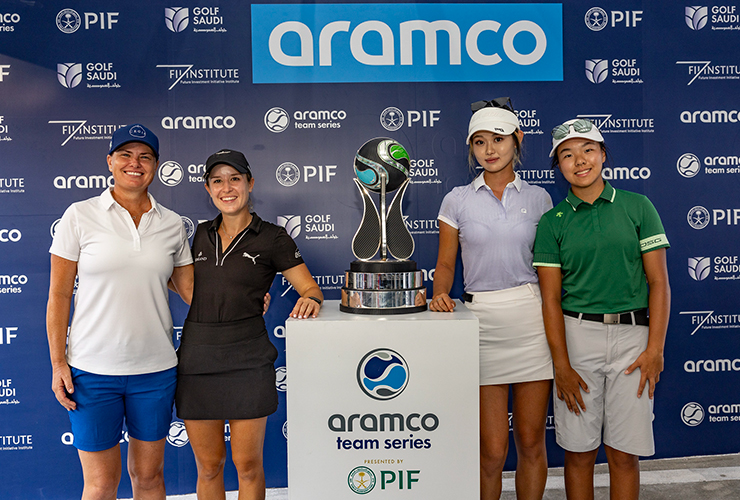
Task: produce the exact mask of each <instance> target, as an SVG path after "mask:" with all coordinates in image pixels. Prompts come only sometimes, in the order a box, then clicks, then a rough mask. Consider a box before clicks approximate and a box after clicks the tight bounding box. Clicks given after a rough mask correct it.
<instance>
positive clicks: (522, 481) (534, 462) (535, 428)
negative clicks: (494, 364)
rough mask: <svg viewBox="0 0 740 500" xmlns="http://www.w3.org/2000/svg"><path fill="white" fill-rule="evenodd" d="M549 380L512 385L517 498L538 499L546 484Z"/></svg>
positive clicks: (523, 499) (521, 499)
mask: <svg viewBox="0 0 740 500" xmlns="http://www.w3.org/2000/svg"><path fill="white" fill-rule="evenodd" d="M551 389H552V381H551V380H538V381H536V382H524V383H520V384H514V385H513V386H512V390H513V393H514V401H513V414H514V442H515V443H516V454H517V464H516V497H517V499H519V500H530V499H532V500H541V499H542V496H543V495H544V493H545V485H546V483H547V451H546V449H545V423H546V421H547V404H548V402H549V401H550V392H551Z"/></svg>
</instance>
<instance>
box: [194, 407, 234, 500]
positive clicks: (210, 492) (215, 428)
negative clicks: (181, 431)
mask: <svg viewBox="0 0 740 500" xmlns="http://www.w3.org/2000/svg"><path fill="white" fill-rule="evenodd" d="M185 429H186V430H187V431H188V439H190V445H191V446H192V447H193V454H194V455H195V465H196V466H197V467H198V483H197V486H196V490H195V491H196V493H197V495H198V500H224V499H225V498H226V491H225V487H224V463H225V462H226V443H225V442H224V421H223V420H185Z"/></svg>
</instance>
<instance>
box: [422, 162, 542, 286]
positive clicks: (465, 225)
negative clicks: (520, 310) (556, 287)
mask: <svg viewBox="0 0 740 500" xmlns="http://www.w3.org/2000/svg"><path fill="white" fill-rule="evenodd" d="M551 208H552V199H551V198H550V195H549V194H548V193H547V191H545V190H544V189H542V188H541V187H539V186H532V185H530V184H529V183H527V181H524V180H522V178H521V177H519V174H518V173H516V177H515V179H514V180H513V181H512V182H510V183H509V184H507V185H506V188H504V194H503V196H502V197H501V200H499V199H498V198H496V196H495V195H494V194H493V191H491V188H489V187H488V186H487V185H486V183H485V181H484V180H483V174H481V175H479V176H478V177H476V178H475V180H474V181H473V182H472V183H470V184H468V185H466V186H459V187H456V188H454V189H453V190H452V191H450V192H449V193H448V194H447V196H445V198H444V200H442V206H441V207H440V209H439V215H438V216H437V218H438V219H439V220H440V221H442V222H444V223H445V224H448V225H449V226H451V227H453V228H455V229H457V231H458V236H459V239H460V247H461V249H462V262H463V281H464V285H465V291H466V292H468V293H474V292H488V291H495V290H504V289H507V288H512V287H516V286H520V285H524V284H527V283H537V272H536V270H535V269H534V267H532V259H533V248H534V238H535V234H536V232H537V224H538V223H539V220H540V217H542V214H544V213H545V212H547V211H548V210H550V209H551Z"/></svg>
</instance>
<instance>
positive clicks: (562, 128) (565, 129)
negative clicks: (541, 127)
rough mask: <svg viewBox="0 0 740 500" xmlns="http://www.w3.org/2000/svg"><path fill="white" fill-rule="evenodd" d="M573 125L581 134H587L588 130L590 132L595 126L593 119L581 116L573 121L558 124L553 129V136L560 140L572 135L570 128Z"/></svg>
mask: <svg viewBox="0 0 740 500" xmlns="http://www.w3.org/2000/svg"><path fill="white" fill-rule="evenodd" d="M571 127H573V130H574V131H575V132H577V133H579V134H585V133H587V132H590V131H591V129H592V128H594V124H593V122H591V120H588V119H586V118H581V119H578V120H576V121H574V122H573V123H568V124H565V123H563V124H562V125H558V126H557V127H555V128H554V129H552V137H553V138H554V139H555V140H556V141H559V140H560V139H565V138H566V137H568V136H569V135H570V128H571Z"/></svg>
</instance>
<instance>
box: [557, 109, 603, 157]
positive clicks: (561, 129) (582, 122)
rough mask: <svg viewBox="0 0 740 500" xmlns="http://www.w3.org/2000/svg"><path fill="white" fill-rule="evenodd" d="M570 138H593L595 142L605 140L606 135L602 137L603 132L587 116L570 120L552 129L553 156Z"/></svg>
mask: <svg viewBox="0 0 740 500" xmlns="http://www.w3.org/2000/svg"><path fill="white" fill-rule="evenodd" d="M568 139H591V140H592V141H595V142H604V137H602V135H601V132H599V129H598V128H596V125H594V124H593V122H592V121H591V120H588V119H586V118H576V119H573V120H568V121H567V122H565V123H563V124H562V125H558V126H557V127H555V128H554V129H552V150H551V151H550V157H551V158H552V156H553V155H555V153H556V151H557V149H558V146H560V145H561V144H562V143H563V142H565V141H567V140H568Z"/></svg>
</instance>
